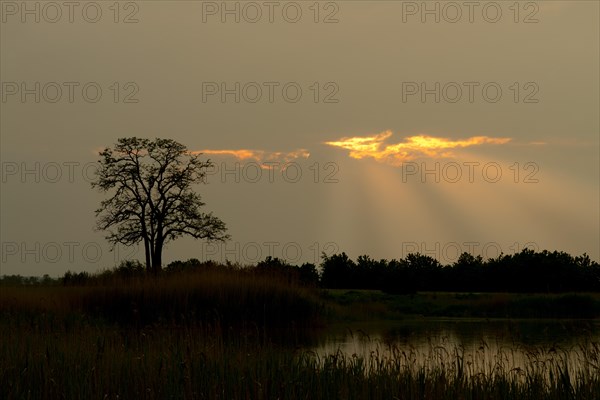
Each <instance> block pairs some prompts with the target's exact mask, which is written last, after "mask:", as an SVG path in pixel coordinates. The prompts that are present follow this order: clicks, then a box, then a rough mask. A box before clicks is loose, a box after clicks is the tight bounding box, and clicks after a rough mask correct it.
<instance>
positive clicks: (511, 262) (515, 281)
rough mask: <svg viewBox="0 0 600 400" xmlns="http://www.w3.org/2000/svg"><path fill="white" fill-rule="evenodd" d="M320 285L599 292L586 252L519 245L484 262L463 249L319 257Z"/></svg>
mask: <svg viewBox="0 0 600 400" xmlns="http://www.w3.org/2000/svg"><path fill="white" fill-rule="evenodd" d="M321 269H322V276H321V285H322V286H324V287H326V288H331V289H335V288H344V289H380V290H384V291H386V292H388V293H394V294H412V293H415V292H417V291H452V292H515V293H525V292H529V293H563V292H598V291H600V265H599V264H598V263H597V262H595V261H591V260H590V258H589V256H587V255H586V254H584V255H582V256H578V257H573V256H571V255H570V254H567V253H565V252H558V251H554V252H549V251H547V250H544V251H542V252H534V251H533V250H529V249H524V250H523V251H521V252H520V253H516V254H513V255H504V254H502V255H500V256H499V257H497V258H494V259H489V260H487V261H484V260H483V259H482V258H481V256H473V255H471V254H468V253H463V254H462V255H461V256H460V257H459V258H458V260H457V261H456V262H455V263H454V264H452V265H446V266H443V265H442V264H440V263H439V262H438V261H437V260H436V259H434V258H432V257H429V256H426V255H422V254H419V253H417V254H408V255H407V256H406V257H405V258H404V259H401V260H391V261H386V260H380V261H375V260H373V259H371V258H370V257H368V256H360V257H358V259H357V260H356V262H354V261H352V260H351V259H350V258H349V257H348V256H347V255H346V254H345V253H342V254H334V255H332V256H329V257H328V256H323V261H322V263H321Z"/></svg>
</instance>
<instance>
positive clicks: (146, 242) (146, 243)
mask: <svg viewBox="0 0 600 400" xmlns="http://www.w3.org/2000/svg"><path fill="white" fill-rule="evenodd" d="M144 251H145V253H146V271H147V272H150V271H151V269H152V264H151V259H150V243H149V240H148V238H146V237H145V238H144Z"/></svg>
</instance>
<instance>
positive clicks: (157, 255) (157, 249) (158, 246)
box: [152, 239, 163, 275]
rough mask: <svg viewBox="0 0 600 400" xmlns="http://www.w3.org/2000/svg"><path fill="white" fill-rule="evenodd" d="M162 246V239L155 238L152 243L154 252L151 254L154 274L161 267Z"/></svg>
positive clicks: (156, 273)
mask: <svg viewBox="0 0 600 400" xmlns="http://www.w3.org/2000/svg"><path fill="white" fill-rule="evenodd" d="M162 248H163V242H162V240H160V239H157V240H156V243H155V244H154V254H153V256H152V269H153V271H154V274H155V275H158V273H159V272H160V270H161V269H162Z"/></svg>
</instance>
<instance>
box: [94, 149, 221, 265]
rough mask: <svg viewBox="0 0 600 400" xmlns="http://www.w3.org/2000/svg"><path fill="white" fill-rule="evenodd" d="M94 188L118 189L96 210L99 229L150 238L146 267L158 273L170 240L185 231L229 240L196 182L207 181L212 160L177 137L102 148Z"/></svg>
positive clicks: (118, 236) (121, 237)
mask: <svg viewBox="0 0 600 400" xmlns="http://www.w3.org/2000/svg"><path fill="white" fill-rule="evenodd" d="M100 157H101V160H100V161H99V164H100V165H99V169H98V170H97V171H96V174H97V179H96V180H95V181H94V182H92V187H94V188H97V189H99V190H100V191H102V192H109V191H114V193H113V195H112V196H111V197H110V198H108V199H106V200H103V201H102V203H101V204H100V208H99V209H98V210H96V216H97V217H98V222H97V229H99V230H107V231H109V232H110V234H109V235H108V236H107V239H108V241H109V242H111V243H112V244H113V246H114V245H116V244H117V243H121V244H124V245H127V246H129V245H133V244H137V243H140V242H143V243H144V250H145V258H146V269H147V270H148V271H150V270H153V271H154V272H158V271H159V270H160V269H161V266H162V251H163V247H164V245H165V244H166V243H167V242H168V241H170V240H173V239H176V238H178V237H180V236H183V235H189V236H192V237H194V238H196V239H206V240H209V241H210V240H226V239H227V238H228V235H226V234H225V231H226V228H225V224H224V223H223V222H222V221H221V220H220V219H218V218H217V217H214V216H213V215H212V214H211V213H208V214H205V213H202V212H200V208H201V207H202V206H203V205H204V203H203V202H202V201H201V199H200V196H199V195H198V194H196V193H195V192H193V191H192V188H191V186H192V185H193V184H196V183H205V176H206V169H207V168H209V167H210V166H211V165H212V164H211V162H210V161H201V160H200V159H199V156H198V155H193V154H191V153H190V152H189V151H188V150H187V148H186V147H185V146H184V145H182V144H180V143H178V142H176V141H174V140H171V139H155V140H153V141H151V140H149V139H143V138H136V137H132V138H121V139H119V140H118V142H117V143H116V144H115V145H114V147H113V148H106V149H104V151H102V152H100Z"/></svg>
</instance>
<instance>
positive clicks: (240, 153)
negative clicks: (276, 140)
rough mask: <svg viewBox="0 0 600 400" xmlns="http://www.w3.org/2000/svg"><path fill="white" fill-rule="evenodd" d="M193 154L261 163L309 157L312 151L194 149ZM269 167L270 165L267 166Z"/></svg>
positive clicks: (282, 161)
mask: <svg viewBox="0 0 600 400" xmlns="http://www.w3.org/2000/svg"><path fill="white" fill-rule="evenodd" d="M192 154H206V155H215V156H229V157H234V158H237V159H238V160H253V161H256V162H259V163H263V162H279V163H287V162H290V161H292V160H294V159H297V158H308V157H309V156H310V153H309V152H308V150H305V149H298V150H294V151H290V152H281V151H265V150H249V149H238V150H197V151H192ZM266 167H267V168H268V167H269V166H266Z"/></svg>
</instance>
